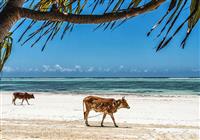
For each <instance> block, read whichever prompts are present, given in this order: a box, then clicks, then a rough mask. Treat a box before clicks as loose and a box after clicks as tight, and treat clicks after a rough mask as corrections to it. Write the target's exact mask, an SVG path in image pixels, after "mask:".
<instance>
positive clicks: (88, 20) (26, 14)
mask: <svg viewBox="0 0 200 140" xmlns="http://www.w3.org/2000/svg"><path fill="white" fill-rule="evenodd" d="M163 2H165V0H152V1H150V2H149V3H147V4H145V5H143V6H141V7H138V8H130V9H125V10H122V12H114V13H105V14H103V15H76V14H67V15H65V14H62V13H56V12H39V11H33V10H30V9H26V8H19V13H20V15H21V17H23V18H30V19H33V20H38V21H39V20H49V21H55V22H56V21H63V22H64V21H66V22H70V23H74V24H98V23H105V22H111V21H116V20H119V19H124V18H130V17H134V16H137V15H140V14H143V13H146V12H149V11H152V10H154V9H156V8H157V7H158V6H160V5H161V4H162V3H163Z"/></svg>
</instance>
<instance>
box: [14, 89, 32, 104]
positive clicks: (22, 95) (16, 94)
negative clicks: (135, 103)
mask: <svg viewBox="0 0 200 140" xmlns="http://www.w3.org/2000/svg"><path fill="white" fill-rule="evenodd" d="M17 98H18V99H22V102H21V105H22V104H23V102H24V100H26V102H27V104H28V105H29V102H28V99H31V98H33V99H34V98H35V97H34V95H33V94H29V93H27V92H25V93H23V92H14V93H13V100H12V103H13V104H14V105H16V104H15V100H16V99H17Z"/></svg>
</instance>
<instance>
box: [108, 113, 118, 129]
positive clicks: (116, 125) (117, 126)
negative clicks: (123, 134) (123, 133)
mask: <svg viewBox="0 0 200 140" xmlns="http://www.w3.org/2000/svg"><path fill="white" fill-rule="evenodd" d="M110 116H111V118H112V120H113V123H114V125H115V127H118V125H117V124H116V123H115V118H114V116H113V114H110Z"/></svg>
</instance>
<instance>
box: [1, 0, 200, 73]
mask: <svg viewBox="0 0 200 140" xmlns="http://www.w3.org/2000/svg"><path fill="white" fill-rule="evenodd" d="M199 1H200V0H189V1H188V0H168V1H166V0H0V55H1V56H0V71H1V70H2V68H3V65H4V64H5V62H6V60H7V59H8V57H9V55H10V53H11V48H12V42H13V41H12V40H13V39H12V34H13V33H14V32H16V30H18V29H19V28H20V27H21V26H23V25H25V26H26V27H24V26H23V29H24V31H23V32H22V33H21V35H19V38H18V42H21V44H22V45H24V44H26V43H28V42H29V41H30V42H31V43H32V44H31V47H33V46H35V45H36V44H37V43H38V42H42V43H43V46H42V51H43V50H44V49H45V47H46V46H47V43H48V42H49V41H51V40H53V39H54V38H55V36H58V35H61V36H60V38H61V39H63V38H64V36H65V34H66V32H67V31H72V30H73V27H74V26H75V25H77V24H98V25H97V27H96V28H95V30H96V29H99V28H103V29H104V30H106V29H110V30H114V29H116V28H117V27H119V26H120V25H122V24H123V23H125V22H126V21H127V20H130V19H131V18H133V17H135V16H138V15H140V14H144V13H148V12H150V11H152V10H156V9H157V8H158V7H159V6H160V5H162V4H168V8H167V9H164V10H165V11H166V13H165V14H164V15H163V17H161V19H160V20H159V21H158V22H157V23H156V24H155V25H154V26H153V27H152V29H151V30H150V31H149V32H148V33H147V36H149V35H151V33H152V32H153V31H154V30H155V29H156V28H157V27H158V26H162V27H161V31H160V32H159V34H158V35H157V37H161V39H160V42H159V44H158V46H157V49H156V50H157V51H159V50H161V49H162V48H164V47H165V46H167V45H168V43H169V42H170V41H171V40H172V39H173V38H174V37H175V35H176V34H177V33H178V32H179V31H180V29H182V28H183V26H184V25H185V24H187V25H188V28H187V31H186V34H185V36H184V38H183V40H182V42H181V47H182V48H184V46H185V44H186V41H187V38H188V37H189V36H190V34H191V32H192V30H193V28H194V27H195V25H196V24H197V22H198V19H199V17H200V2H199ZM188 3H189V5H190V8H189V10H190V14H189V15H188V17H186V18H185V19H183V18H182V17H181V12H182V11H183V10H184V9H187V7H186V6H188ZM178 20H180V21H181V22H182V23H181V24H180V25H178V26H177V25H176V26H175V23H176V22H177V21H178ZM17 21H19V22H18V24H17V25H16V28H15V29H13V30H12V31H11V28H12V26H13V25H14V24H15V23H16V22H17ZM27 24H28V25H27ZM173 27H174V28H175V30H174V29H173V30H172V28H173ZM171 32H172V33H171ZM170 33H171V34H170ZM161 35H162V36H161ZM15 39H16V38H15Z"/></svg>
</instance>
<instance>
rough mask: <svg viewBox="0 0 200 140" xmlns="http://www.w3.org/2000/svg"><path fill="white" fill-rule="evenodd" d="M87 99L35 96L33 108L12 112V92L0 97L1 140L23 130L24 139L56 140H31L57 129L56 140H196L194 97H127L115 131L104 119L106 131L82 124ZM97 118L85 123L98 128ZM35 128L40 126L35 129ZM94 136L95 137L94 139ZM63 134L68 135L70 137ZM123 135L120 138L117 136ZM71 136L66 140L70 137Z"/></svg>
mask: <svg viewBox="0 0 200 140" xmlns="http://www.w3.org/2000/svg"><path fill="white" fill-rule="evenodd" d="M85 96H86V95H63V94H47V93H44V94H41V93H35V99H33V100H29V103H30V104H31V105H27V104H26V102H24V105H20V103H21V101H20V100H17V102H16V103H17V105H16V106H14V105H13V104H11V102H12V92H11V93H2V94H1V124H2V125H1V131H0V132H1V134H2V138H4V139H12V138H13V137H15V135H14V134H16V135H17V134H18V135H19V138H18V139H23V138H25V134H26V133H25V132H26V131H25V130H26V129H28V130H29V129H30V128H32V129H31V130H30V132H29V133H30V134H29V133H28V132H27V133H28V136H26V137H27V138H26V139H51V138H52V139H53V137H54V136H51V137H49V136H48V137H44V136H41V137H40V134H37V133H34V135H37V137H36V138H35V137H34V135H33V134H32V133H31V132H35V131H37V132H38V130H41V131H43V129H45V130H48V129H49V130H48V131H45V132H54V131H55V128H57V129H58V130H59V132H58V131H56V134H57V133H58V135H55V136H56V138H57V139H88V138H90V139H91V137H89V134H88V135H85V130H88V132H90V133H91V134H92V133H93V132H94V137H93V138H94V139H114V138H115V139H140V138H141V139H148V140H149V139H150V138H151V139H164V138H165V139H187V140H189V139H198V138H199V137H198V135H199V134H198V132H199V97H198V96H176V97H175V96H168V97H160V96H158V97H152V96H144V97H142V96H134V95H128V96H126V99H127V101H128V103H129V105H130V107H131V109H129V110H128V109H120V110H119V111H118V112H117V113H116V114H114V115H115V119H116V122H117V123H118V124H119V128H114V127H112V126H113V124H112V120H111V118H110V117H109V116H107V118H106V119H105V126H109V127H104V128H101V127H86V126H85V125H84V121H83V107H82V99H83V98H84V97H85ZM104 97H114V98H116V99H117V98H121V96H120V95H109V96H108V95H104ZM98 114H99V113H95V112H91V114H90V116H91V118H89V123H90V124H91V125H92V126H100V121H101V119H102V115H98ZM96 115H97V116H96ZM52 124H53V125H54V127H53V126H52ZM36 125H38V126H37V128H36ZM17 127H19V128H20V129H17ZM65 127H66V129H65ZM15 128H16V130H18V131H19V132H18V131H16V130H15ZM72 130H74V131H73V132H72ZM13 131H15V133H13ZM97 131H99V133H96V132H97ZM104 131H108V132H106V133H108V134H107V135H109V136H110V137H109V138H108V137H107V136H106V137H105V135H103V133H105V132H104ZM143 131H144V132H143ZM65 132H68V135H67V133H65ZM109 132H110V133H109ZM121 132H123V134H124V135H123V134H122V135H119V136H116V135H115V134H117V133H118V134H119V133H121ZM59 133H64V134H59ZM69 134H70V135H71V136H70V137H68V136H69ZM111 134H113V135H111ZM183 134H184V135H183ZM29 136H30V137H29ZM176 136H177V137H176ZM16 138H17V137H16ZM93 138H92V139H93Z"/></svg>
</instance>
